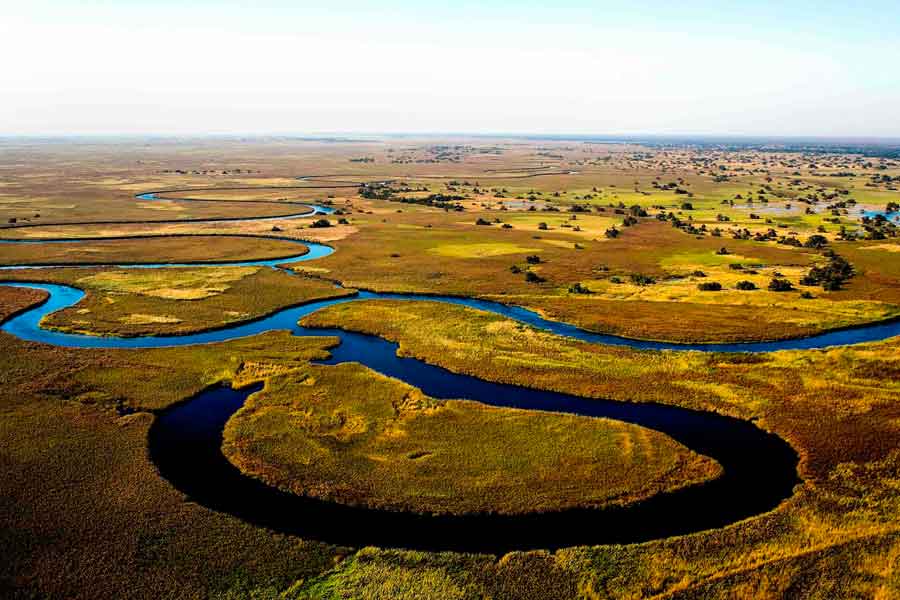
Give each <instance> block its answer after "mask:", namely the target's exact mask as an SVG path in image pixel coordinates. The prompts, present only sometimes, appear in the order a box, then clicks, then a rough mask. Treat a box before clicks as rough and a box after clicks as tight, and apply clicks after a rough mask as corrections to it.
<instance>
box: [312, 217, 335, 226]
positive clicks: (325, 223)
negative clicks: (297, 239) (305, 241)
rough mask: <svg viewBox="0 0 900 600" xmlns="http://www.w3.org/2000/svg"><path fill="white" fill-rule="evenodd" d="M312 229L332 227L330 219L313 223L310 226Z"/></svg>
mask: <svg viewBox="0 0 900 600" xmlns="http://www.w3.org/2000/svg"><path fill="white" fill-rule="evenodd" d="M310 227H331V221H329V220H328V219H319V220H317V221H313V222H312V224H310Z"/></svg>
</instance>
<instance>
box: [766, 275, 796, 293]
mask: <svg viewBox="0 0 900 600" xmlns="http://www.w3.org/2000/svg"><path fill="white" fill-rule="evenodd" d="M769 289H770V290H771V291H773V292H789V291H791V290H793V289H794V286H793V284H792V283H791V282H790V281H788V280H787V279H781V278H779V277H774V278H772V281H770V282H769Z"/></svg>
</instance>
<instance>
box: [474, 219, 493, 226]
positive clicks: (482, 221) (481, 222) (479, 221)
mask: <svg viewBox="0 0 900 600" xmlns="http://www.w3.org/2000/svg"><path fill="white" fill-rule="evenodd" d="M475 224H476V225H490V224H491V222H490V221H488V220H486V219H482V218H479V219H478V220H477V221H475Z"/></svg>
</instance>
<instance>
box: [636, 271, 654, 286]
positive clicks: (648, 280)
mask: <svg viewBox="0 0 900 600" xmlns="http://www.w3.org/2000/svg"><path fill="white" fill-rule="evenodd" d="M630 277H631V283H633V284H635V285H653V284H654V283H656V279H654V278H653V277H650V276H649V275H643V274H641V273H632V274H631V276H630Z"/></svg>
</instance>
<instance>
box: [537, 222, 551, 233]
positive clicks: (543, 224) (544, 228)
mask: <svg viewBox="0 0 900 600" xmlns="http://www.w3.org/2000/svg"><path fill="white" fill-rule="evenodd" d="M538 229H540V230H541V231H547V230H548V229H550V228H549V227H547V224H546V223H544V222H541V223H538Z"/></svg>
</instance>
